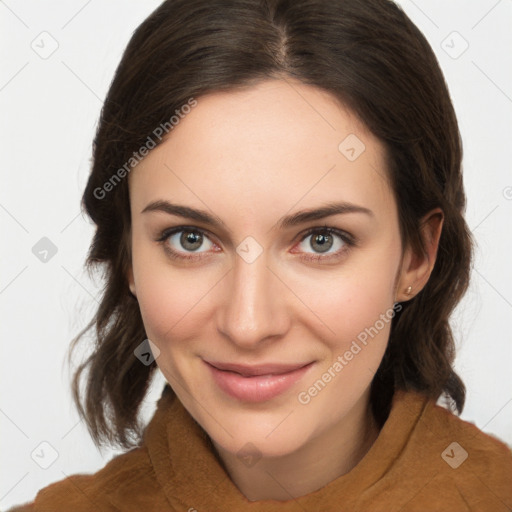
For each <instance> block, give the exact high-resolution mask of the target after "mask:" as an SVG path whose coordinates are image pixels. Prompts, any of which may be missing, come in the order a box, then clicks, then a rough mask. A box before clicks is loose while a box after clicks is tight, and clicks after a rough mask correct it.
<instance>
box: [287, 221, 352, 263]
mask: <svg viewBox="0 0 512 512" xmlns="http://www.w3.org/2000/svg"><path fill="white" fill-rule="evenodd" d="M353 245H355V240H354V239H353V237H352V236H351V235H349V234H348V233H345V232H343V231H340V230H338V229H336V228H330V227H327V226H325V227H322V228H312V229H310V230H309V231H308V232H307V233H306V234H305V235H304V236H303V237H302V239H301V242H300V243H299V244H298V246H297V247H298V248H299V250H300V252H302V253H304V254H306V255H307V256H305V257H304V259H309V260H315V261H318V260H321V259H327V258H331V257H338V256H341V255H342V254H344V253H345V252H346V251H348V250H349V249H350V247H352V246H353Z"/></svg>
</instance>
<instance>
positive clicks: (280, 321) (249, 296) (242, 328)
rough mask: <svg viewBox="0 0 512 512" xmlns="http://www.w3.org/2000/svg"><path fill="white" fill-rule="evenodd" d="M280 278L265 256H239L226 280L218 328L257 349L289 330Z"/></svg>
mask: <svg viewBox="0 0 512 512" xmlns="http://www.w3.org/2000/svg"><path fill="white" fill-rule="evenodd" d="M278 287H279V281H278V280H277V279H276V277H275V276H274V275H273V273H272V272H271V271H270V269H269V268H268V267H267V262H266V259H265V258H264V257H260V258H258V259H256V260H255V261H252V262H251V263H248V262H247V261H245V260H244V259H243V258H242V257H237V258H236V262H235V265H234V267H233V269H232V272H231V273H230V275H229V277H228V279H226V281H225V283H224V289H223V293H224V296H225V300H224V301H223V304H224V307H222V308H220V312H219V319H218V329H219V331H220V332H221V333H222V334H223V335H224V336H226V337H227V338H229V340H230V341H231V342H232V343H233V344H235V345H237V346H239V347H243V348H248V349H254V348H256V347H258V346H260V344H261V343H263V342H265V341H268V340H275V339H276V338H278V337H280V336H282V335H283V334H284V333H285V332H286V330H287V329H288V321H289V320H288V317H287V314H286V305H285V303H284V296H283V293H282V290H278V289H277V288H278Z"/></svg>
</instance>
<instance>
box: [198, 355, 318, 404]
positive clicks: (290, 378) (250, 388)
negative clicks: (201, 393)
mask: <svg viewBox="0 0 512 512" xmlns="http://www.w3.org/2000/svg"><path fill="white" fill-rule="evenodd" d="M205 364H206V366H208V368H209V369H210V372H211V374H212V376H213V380H214V381H215V382H216V384H217V385H218V386H219V388H220V389H221V390H222V391H224V393H226V394H228V395H229V396H231V397H233V398H236V399H238V400H242V401H244V402H265V401H266V400H271V399H272V398H274V397H276V396H278V395H280V394H281V393H284V392H285V391H287V390H288V389H290V388H291V387H292V386H293V385H294V384H295V383H296V382H298V381H299V380H300V379H301V378H302V377H303V376H304V375H305V374H306V372H307V371H308V370H309V369H310V368H311V367H312V366H313V363H310V364H308V365H306V366H303V367H302V368H298V369H297V370H293V371H291V372H288V373H282V374H280V375H257V376H254V377H243V376H242V375H240V374H239V373H235V372H228V371H224V370H219V369H218V368H215V366H212V365H211V364H208V363H205Z"/></svg>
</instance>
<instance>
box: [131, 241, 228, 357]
mask: <svg viewBox="0 0 512 512" xmlns="http://www.w3.org/2000/svg"><path fill="white" fill-rule="evenodd" d="M133 273H134V278H135V283H136V288H137V300H138V303H139V307H140V311H141V315H142V319H143V322H144V326H145V329H146V333H147V335H148V337H149V339H151V341H153V342H154V343H155V344H156V345H157V346H158V347H159V348H160V350H161V351H166V350H168V349H169V347H170V345H169V344H168V343H166V342H167V341H168V340H169V339H173V340H175V341H176V343H175V344H178V343H179V342H187V341H188V339H194V337H195V334H197V331H198V329H199V328H200V326H201V325H204V321H205V317H206V315H208V308H209V302H210V300H211V298H210V295H211V292H212V290H213V288H214V286H215V283H216V282H217V281H218V279H219V277H221V276H218V275H217V274H218V272H216V271H215V272H214V271H212V272H190V271H185V270H183V269H179V268H177V267H173V266H172V264H171V263H170V262H169V260H168V257H167V256H166V255H165V253H164V251H163V249H161V248H160V247H156V248H153V247H144V246H142V245H140V246H139V247H137V248H135V249H134V252H133ZM198 318H201V321H198Z"/></svg>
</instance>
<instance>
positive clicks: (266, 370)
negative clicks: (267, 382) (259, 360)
mask: <svg viewBox="0 0 512 512" xmlns="http://www.w3.org/2000/svg"><path fill="white" fill-rule="evenodd" d="M312 362H313V361H308V362H307V363H293V364H283V363H264V364H258V365H246V364H237V363H224V362H220V361H207V360H205V363H207V364H209V365H210V366H213V367H214V368H217V370H222V371H225V372H234V373H238V374H240V375H242V376H243V377H255V376H258V375H283V374H286V373H290V372H294V371H296V370H298V369H300V368H303V367H305V366H308V365H310V364H311V363H312Z"/></svg>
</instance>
